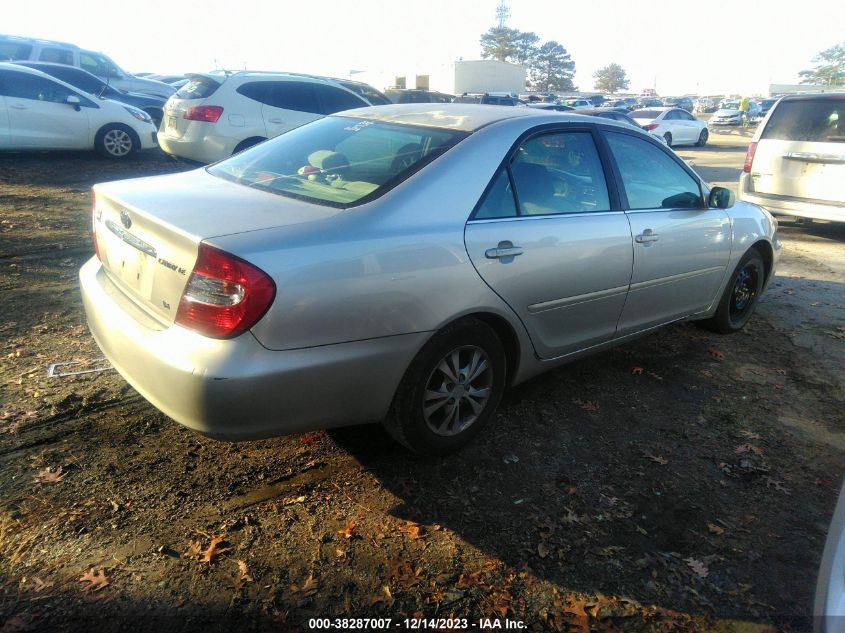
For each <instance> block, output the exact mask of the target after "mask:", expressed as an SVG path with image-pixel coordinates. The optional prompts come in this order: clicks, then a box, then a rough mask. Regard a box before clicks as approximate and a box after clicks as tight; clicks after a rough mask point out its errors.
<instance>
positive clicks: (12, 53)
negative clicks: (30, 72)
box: [0, 42, 32, 60]
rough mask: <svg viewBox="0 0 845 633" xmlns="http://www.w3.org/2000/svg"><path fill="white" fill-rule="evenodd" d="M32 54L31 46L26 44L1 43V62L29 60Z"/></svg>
mask: <svg viewBox="0 0 845 633" xmlns="http://www.w3.org/2000/svg"><path fill="white" fill-rule="evenodd" d="M31 52H32V45H31V44H24V43H23V42H0V60H3V59H29V54H30V53H31Z"/></svg>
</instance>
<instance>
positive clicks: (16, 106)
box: [9, 103, 29, 110]
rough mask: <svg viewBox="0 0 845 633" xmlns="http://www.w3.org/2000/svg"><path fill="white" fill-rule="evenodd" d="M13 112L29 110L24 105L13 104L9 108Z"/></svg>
mask: <svg viewBox="0 0 845 633" xmlns="http://www.w3.org/2000/svg"><path fill="white" fill-rule="evenodd" d="M9 107H10V108H12V110H29V108H27V107H26V106H25V105H24V104H22V103H13V104H12V105H10V106H9Z"/></svg>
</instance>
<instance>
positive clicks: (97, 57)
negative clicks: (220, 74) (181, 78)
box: [0, 35, 175, 99]
mask: <svg viewBox="0 0 845 633" xmlns="http://www.w3.org/2000/svg"><path fill="white" fill-rule="evenodd" d="M17 60H28V61H39V62H51V63H55V64H66V65H67V66H76V67H77V68H82V69H84V70H87V71H88V72H89V73H91V74H92V75H96V76H97V77H99V78H100V79H102V80H103V81H105V82H106V83H108V84H109V85H111V86H114V87H115V88H120V89H121V90H125V91H126V92H140V93H141V94H150V95H155V96H157V97H163V98H165V99H167V98H168V97H169V96H170V95H172V94H173V93H174V92H175V89H174V88H173V86H169V85H168V84H166V83H162V82H161V81H154V80H152V79H144V78H143V77H136V76H134V75H132V74H131V73H128V72H126V71H125V70H123V69H122V68H121V67H120V66H118V65H117V64H115V63H114V62H113V61H112V60H111V58H109V56H108V55H104V54H103V53H97V52H95V51H89V50H85V49H82V48H79V47H78V46H75V45H74V44H66V43H64V42H54V41H51V40H37V39H32V38H29V37H17V36H15V35H0V61H17Z"/></svg>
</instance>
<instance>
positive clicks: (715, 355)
mask: <svg viewBox="0 0 845 633" xmlns="http://www.w3.org/2000/svg"><path fill="white" fill-rule="evenodd" d="M707 353H708V354H710V356H712V357H713V358H715V359H716V360H723V359H724V358H725V355H724V354H723V353H722V352H720V351H719V350H717V349H714V348H712V347H711V348H710V349H708V350H707Z"/></svg>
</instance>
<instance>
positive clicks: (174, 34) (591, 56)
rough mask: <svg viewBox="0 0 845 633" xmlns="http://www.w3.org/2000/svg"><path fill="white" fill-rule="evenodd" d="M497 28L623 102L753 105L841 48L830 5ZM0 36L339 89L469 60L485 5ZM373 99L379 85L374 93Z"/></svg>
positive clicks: (373, 1) (81, 14) (551, 19)
mask: <svg viewBox="0 0 845 633" xmlns="http://www.w3.org/2000/svg"><path fill="white" fill-rule="evenodd" d="M506 1H507V4H508V7H509V9H510V18H509V19H508V21H507V26H509V27H510V28H514V29H519V30H521V31H532V32H534V33H536V34H537V35H538V36H539V37H540V39H541V42H545V41H548V40H555V41H557V42H558V43H560V44H562V45H563V46H564V47H565V48H566V49H567V51H568V52H569V53H570V55H571V56H572V59H573V61H574V62H575V67H576V75H575V84H576V85H577V86H578V88H579V89H581V90H592V88H593V81H594V80H593V73H594V72H595V71H596V70H598V69H599V68H602V67H603V66H606V65H607V64H610V63H618V64H620V65H621V66H622V67H623V68H624V69H625V71H626V72H627V74H628V78H629V79H630V81H631V83H630V91H631V92H633V93H639V92H641V91H642V90H643V89H645V88H652V87H654V88H656V89H657V92H658V94H660V95H663V96H667V95H673V94H686V93H693V94H760V95H762V94H766V93H767V89H768V85H769V84H770V83H797V82H798V71H800V70H802V69H805V68H810V67H811V66H812V64H811V59H812V57H813V56H814V55H815V54H816V53H818V52H819V51H821V50H824V49H826V48H829V47H831V46H833V45H835V44H838V43H839V42H842V41H843V40H845V30H843V25H845V2H843V1H842V0H802V1H801V2H800V3H796V2H794V0H793V1H792V2H789V3H788V4H787V2H786V0H767V1H766V2H762V1H759V0H745V1H742V0H739V1H738V0H732V1H727V0H708V1H699V2H690V1H688V0H664V1H662V2H659V1H657V0H625V1H621V0H599V1H591V0H556V1H555V0H506ZM0 3H2V18H0V31H2V32H3V33H4V34H9V35H24V36H29V37H39V38H44V39H55V40H62V41H65V42H71V43H73V44H77V45H79V46H81V47H84V48H90V49H94V50H99V51H102V52H104V53H106V54H107V55H109V56H110V57H111V58H112V59H113V60H114V61H116V62H117V63H118V64H119V65H120V66H121V67H123V68H124V69H125V70H128V71H130V72H143V71H147V72H160V73H182V72H192V71H199V72H201V71H207V70H211V69H212V68H215V67H226V68H244V67H247V68H250V69H255V70H280V71H293V72H306V73H314V74H325V75H332V76H335V77H349V76H351V75H350V72H351V71H357V70H360V71H368V72H370V73H386V74H390V73H401V74H404V72H405V69H409V68H413V69H419V72H420V74H424V73H425V72H426V71H427V68H428V67H430V66H435V65H441V64H446V63H449V62H452V61H455V60H458V59H465V60H469V59H480V56H481V50H480V46H479V43H478V40H479V37H480V36H481V34H482V33H484V32H485V31H487V30H488V29H489V28H490V27H492V26H495V25H496V7H497V6H498V4H499V0H425V1H418V0H389V1H384V0H352V1H350V0H343V1H341V0H319V1H318V2H310V3H309V2H292V1H290V0H275V1H273V0H227V1H221V0H202V1H200V2H184V1H179V0H164V1H163V0H145V1H143V2H138V3H129V2H126V1H124V0H111V2H104V1H103V0H74V1H73V2H68V1H67V0H36V1H35V2H33V3H32V4H29V3H28V2H15V1H13V0H0ZM375 87H376V88H379V89H383V88H385V87H386V86H375Z"/></svg>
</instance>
